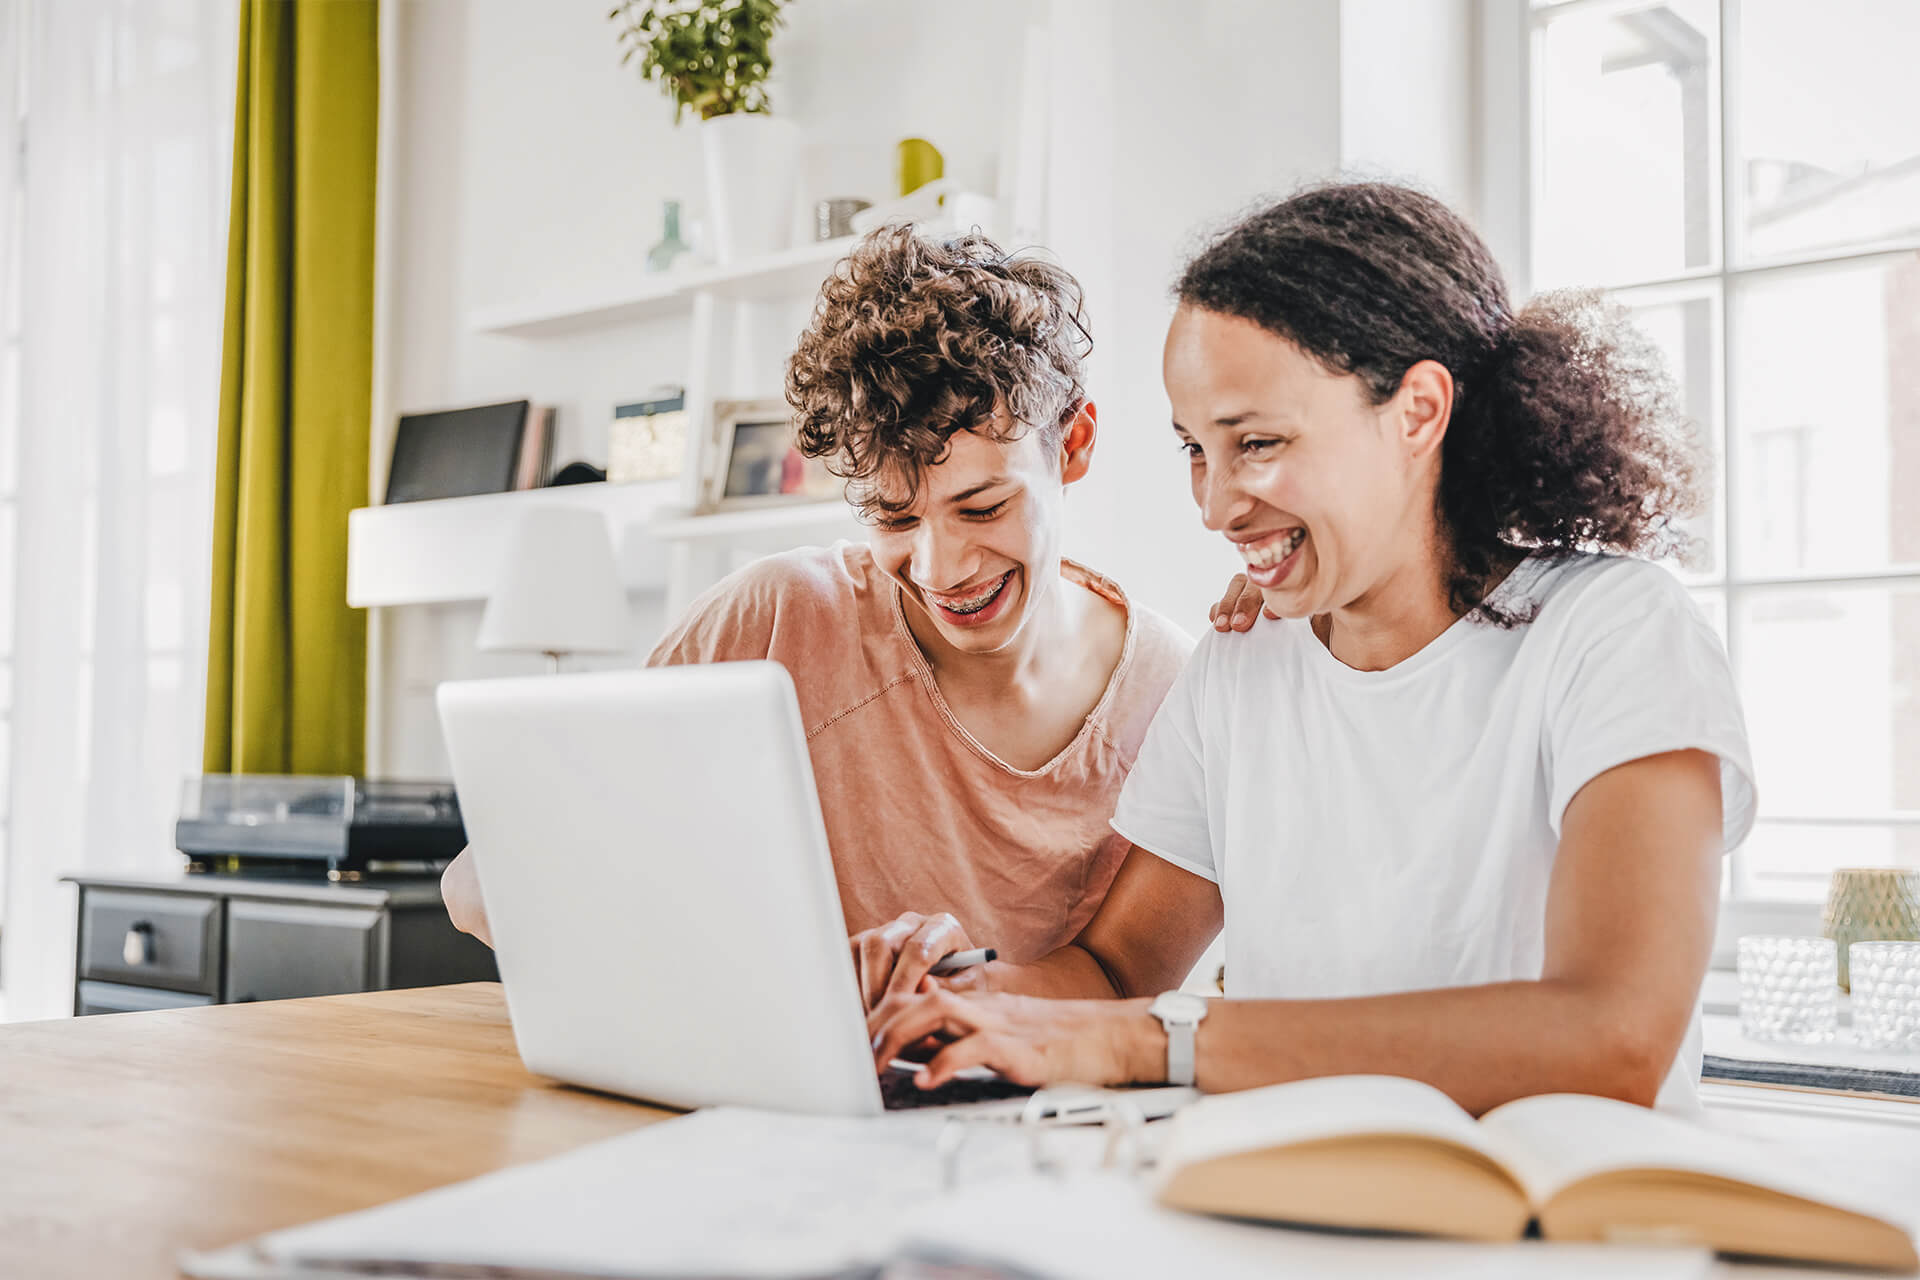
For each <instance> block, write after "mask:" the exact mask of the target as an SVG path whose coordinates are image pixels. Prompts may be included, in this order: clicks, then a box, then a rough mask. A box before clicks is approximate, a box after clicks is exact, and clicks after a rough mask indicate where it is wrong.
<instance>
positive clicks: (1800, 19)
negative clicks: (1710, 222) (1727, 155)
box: [1733, 0, 1920, 258]
mask: <svg viewBox="0 0 1920 1280" xmlns="http://www.w3.org/2000/svg"><path fill="white" fill-rule="evenodd" d="M1809 16H1810V15H1809V14H1808V12H1807V6H1806V4H1805V3H1804V0H1742V4H1741V6H1740V30H1739V51H1740V56H1739V61H1738V63H1737V70H1738V72H1739V74H1738V76H1737V78H1736V80H1735V84H1734V86H1733V87H1734V91H1735V93H1736V95H1737V97H1738V106H1737V107H1736V109H1735V110H1736V113H1737V121H1738V132H1737V133H1736V134H1735V135H1734V137H1735V142H1736V144H1737V145H1738V146H1739V148H1740V174H1741V191H1740V192H1739V199H1740V207H1739V209H1738V211H1737V216H1738V219H1739V225H1740V226H1741V227H1742V228H1743V230H1744V237H1745V243H1744V245H1743V246H1742V247H1743V249H1744V253H1743V255H1742V256H1743V257H1750V258H1765V257H1772V256H1775V255H1779V254H1784V253H1793V252H1797V251H1802V250H1807V249H1816V248H1826V247H1832V246H1838V245H1846V244H1857V243H1860V242H1862V241H1871V240H1879V239H1884V238H1886V237H1888V236H1894V235H1903V234H1915V233H1920V94H1916V92H1915V89H1914V72H1913V55H1914V51H1915V50H1916V49H1920V4H1915V3H1914V2H1913V0H1824V2H1823V3H1822V4H1821V5H1820V6H1819V10H1818V14H1817V16H1815V17H1813V18H1812V20H1809Z"/></svg>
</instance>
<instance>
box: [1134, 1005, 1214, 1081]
mask: <svg viewBox="0 0 1920 1280" xmlns="http://www.w3.org/2000/svg"><path fill="white" fill-rule="evenodd" d="M1147 1012H1148V1013H1150V1014H1152V1015H1153V1016H1154V1017H1156V1018H1158V1019H1160V1025H1161V1026H1163V1027H1165V1028H1166V1029H1167V1083H1168V1084H1192V1083H1193V1035H1194V1032H1195V1030H1196V1029H1198V1027H1199V1026H1200V1019H1202V1018H1204V1017H1206V1016H1207V1001H1206V998H1205V997H1204V996H1196V995H1194V994H1192V993H1191V992H1187V991H1163V992H1161V993H1160V995H1159V996H1158V997H1156V998H1155V1000H1154V1002H1153V1003H1152V1004H1151V1005H1148V1006H1147Z"/></svg>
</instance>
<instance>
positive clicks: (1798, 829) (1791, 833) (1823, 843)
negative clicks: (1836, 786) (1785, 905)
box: [1731, 822, 1920, 902]
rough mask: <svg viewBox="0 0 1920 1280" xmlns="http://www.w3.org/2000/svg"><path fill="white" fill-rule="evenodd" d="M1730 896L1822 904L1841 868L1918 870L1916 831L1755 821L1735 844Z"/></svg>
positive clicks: (1919, 854) (1919, 845) (1919, 838)
mask: <svg viewBox="0 0 1920 1280" xmlns="http://www.w3.org/2000/svg"><path fill="white" fill-rule="evenodd" d="M1735 865H1736V866H1738V867H1739V869H1740V870H1739V880H1738V882H1737V883H1735V884H1733V885H1731V888H1732V891H1733V892H1732V896H1734V897H1736V898H1772V899H1776V900H1783V901H1789V902H1824V901H1826V897H1827V878H1828V877H1829V876H1831V875H1832V874H1833V873H1834V872H1835V871H1838V870H1839V869H1840V868H1841V867H1915V866H1920V827H1905V826H1892V825H1887V824H1854V823H1847V824H1840V823H1797V822H1796V823H1777V822H1761V823H1759V824H1758V825H1756V826H1755V827H1754V829H1753V834H1752V835H1751V836H1748V837H1747V842H1746V843H1745V844H1743V845H1741V846H1740V858H1739V860H1738V862H1737V863H1736V864H1735Z"/></svg>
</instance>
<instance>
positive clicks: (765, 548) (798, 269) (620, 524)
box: [347, 236, 863, 618]
mask: <svg viewBox="0 0 1920 1280" xmlns="http://www.w3.org/2000/svg"><path fill="white" fill-rule="evenodd" d="M856 239H857V237H853V236H846V237H842V238H840V239H836V240H825V241H821V242H818V243H815V244H807V245H801V246H799V247H797V248H793V249H788V250H784V251H782V252H780V253H775V254H769V255H767V256H765V257H760V258H754V259H750V260H747V261H744V262H735V263H728V264H724V265H719V266H703V267H695V268H691V269H688V270H684V271H676V272H668V273H664V274H661V275H657V276H646V277H643V278H641V279H640V280H638V281H633V282H630V283H629V284H628V285H627V286H626V287H609V288H607V289H604V290H600V291H596V292H593V293H591V294H587V293H583V294H579V295H576V296H574V297H571V298H552V299H546V300H542V301H540V302H537V303H531V304H511V305H500V306H491V307H484V308H481V309H479V310H476V311H473V312H470V313H469V315H468V317H467V321H468V325H469V327H470V328H471V329H473V330H474V331H475V332H479V333H487V334H492V335H496V336H501V337H510V338H519V339H526V340H535V341H540V340H551V339H564V338H565V337H567V336H568V335H570V334H577V333H585V332H590V331H592V330H595V329H600V328H604V327H606V326H610V325H617V324H626V323H631V322H634V321H640V320H660V319H670V318H674V317H684V318H685V323H686V324H687V326H688V329H689V332H690V337H691V342H690V344H689V353H688V368H687V372H686V398H687V410H688V412H687V457H686V459H685V464H684V466H683V467H682V475H681V477H680V478H679V479H677V480H669V481H662V482H660V483H658V484H643V485H613V484H588V485H572V486H565V487H562V488H556V489H538V490H531V491H526V492H517V493H501V494H485V495H481V496H477V497H471V498H450V499H442V500H439V501H431V502H408V503H399V504H396V505H393V506H380V507H366V508H362V509H361V510H359V511H355V512H353V514H352V516H351V517H350V518H349V521H348V526H347V532H348V553H347V556H348V558H347V601H348V603H349V604H352V605H354V606H356V607H361V608H365V607H370V606H392V605H412V604H444V603H450V602H454V601H462V600H484V599H485V598H486V597H487V595H488V593H489V592H490V591H491V590H492V589H493V583H494V580H495V578H496V576H497V575H498V573H499V570H500V565H501V564H502V563H503V562H504V559H505V556H506V551H507V539H508V538H509V537H510V536H511V534H512V529H513V523H514V521H513V517H514V516H516V515H517V514H518V513H519V512H521V511H524V510H525V509H527V507H529V506H531V505H533V504H536V503H542V502H546V503H555V504H564V505H569V506H586V507H590V508H592V509H595V510H598V511H600V512H602V513H603V514H604V515H605V516H606V519H607V527H608V532H609V534H610V535H611V536H612V538H613V545H614V549H615V554H616V557H617V561H618V564H619V566H620V572H621V577H622V580H623V581H625V583H626V584H627V586H628V588H629V589H630V590H636V591H642V590H646V591H658V590H662V589H664V590H665V592H666V612H667V616H668V617H669V618H672V617H675V616H677V615H678V614H679V613H680V612H681V611H682V610H684V609H685V608H686V606H687V604H688V603H689V602H690V601H691V600H692V599H693V598H694V597H695V596H696V595H698V594H699V593H700V592H701V591H703V590H705V589H706V588H707V587H708V586H710V585H712V583H714V582H715V581H717V580H718V579H719V578H721V577H723V576H725V574H726V573H727V572H728V571H729V570H730V569H731V568H732V567H733V566H734V565H735V564H736V563H737V562H738V560H739V559H740V558H741V556H742V555H743V554H747V553H751V554H765V553H767V552H769V551H778V550H781V549H783V548H786V547H792V546H799V545H804V544H805V543H809V542H832V541H835V540H837V539H840V538H855V539H857V538H860V537H862V536H863V533H862V529H861V525H860V523H859V521H858V520H857V519H856V518H855V517H854V515H853V512H852V511H851V510H849V509H848V508H847V507H846V506H845V505H843V504H841V503H837V502H831V503H824V502H815V503H804V504H803V503H795V504H791V505H782V506H768V507H753V508H742V509H738V510H730V511H722V512H716V513H713V514H709V515H694V514H692V509H693V506H694V504H695V503H696V502H697V501H698V498H699V495H700V490H701V479H700V478H701V477H703V476H707V475H710V474H711V473H712V470H713V468H714V467H715V465H716V461H715V459H713V458H712V457H711V456H710V453H711V444H710V441H711V437H712V423H711V421H710V417H711V410H712V406H713V401H714V399H715V397H716V396H720V395H730V396H731V395H737V396H738V397H739V398H750V397H751V396H753V395H755V394H764V393H765V391H766V390H767V389H768V388H767V387H766V385H765V383H766V379H767V371H768V370H770V369H773V368H775V367H776V366H775V364H774V362H773V359H772V357H774V356H775V355H779V356H782V357H784V355H785V353H784V352H779V353H775V352H771V351H756V350H755V349H754V347H753V344H752V342H751V341H750V340H748V339H747V338H745V337H744V336H743V335H745V334H748V333H749V332H750V330H751V326H749V325H746V324H745V323H744V322H743V316H744V313H746V312H749V311H751V310H752V309H753V307H754V306H755V304H760V303H772V302H782V301H784V302H792V301H794V300H796V299H802V298H805V297H806V296H808V295H810V294H811V293H813V292H814V291H815V290H817V289H818V288H819V287H820V284H821V282H822V281H823V280H825V279H826V277H827V273H828V272H829V271H831V270H832V268H833V266H834V264H835V263H837V262H839V261H840V259H841V258H842V257H844V256H845V255H846V253H847V250H848V249H849V248H851V247H852V245H853V243H854V241H855V240H856ZM729 320H730V321H731V322H732V335H731V336H732V341H731V342H729V343H726V344H723V343H722V342H721V341H720V337H721V335H720V329H721V327H722V324H723V322H724V321H729ZM723 355H724V357H725V358H726V359H727V360H728V361H729V367H728V368H727V369H725V370H724V371H723V370H722V369H721V368H719V367H718V366H719V364H720V361H721V360H722V358H723ZM763 357H764V358H763Z"/></svg>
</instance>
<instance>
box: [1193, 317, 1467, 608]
mask: <svg viewBox="0 0 1920 1280" xmlns="http://www.w3.org/2000/svg"><path fill="white" fill-rule="evenodd" d="M1422 364H1423V365H1428V364H1430V362H1422ZM1434 367H1435V368H1437V366H1434ZM1162 372H1163V374H1164V377H1165V380H1166V387H1167V398H1168V399H1169V400H1170V401H1171V402H1172V405H1173V422H1174V431H1175V432H1176V433H1177V434H1178V435H1179V437H1180V442H1181V445H1182V447H1183V448H1184V449H1185V450H1186V453H1187V457H1188V466H1189V468H1190V471H1191V481H1192V486H1193V500H1194V502H1195V503H1196V504H1197V505H1198V506H1199V508H1200V517H1201V520H1202V522H1203V523H1204V524H1205V525H1206V526H1207V528H1209V529H1212V530H1214V531H1216V532H1218V533H1221V534H1223V535H1225V537H1226V538H1227V540H1228V541H1230V542H1232V543H1233V544H1234V547H1235V549H1236V550H1237V551H1239V552H1240V555H1241V557H1242V558H1243V559H1244V560H1245V561H1246V564H1247V576H1248V578H1250V579H1251V580H1252V581H1253V583H1254V585H1255V586H1257V587H1259V588H1260V591H1261V594H1262V595H1263V596H1264V597H1265V598H1266V604H1267V608H1268V609H1270V610H1271V611H1272V612H1274V613H1275V614H1278V615H1279V616H1281V617H1286V618H1306V617H1312V616H1314V615H1316V614H1321V613H1328V612H1331V611H1333V610H1335V609H1341V608H1346V607H1349V606H1351V605H1353V604H1354V603H1356V602H1357V601H1360V600H1362V599H1363V598H1366V597H1367V596H1369V595H1370V593H1372V592H1373V591H1374V590H1375V589H1376V588H1377V587H1379V586H1380V585H1381V584H1383V583H1384V582H1385V581H1386V580H1387V579H1388V578H1389V577H1391V576H1392V575H1393V574H1394V573H1395V571H1396V569H1398V568H1399V567H1400V566H1401V565H1403V564H1405V563H1407V562H1408V561H1409V560H1410V559H1412V558H1413V557H1415V556H1417V555H1418V554H1419V552H1420V550H1421V548H1422V545H1423V544H1424V543H1425V541H1426V539H1428V538H1429V537H1431V534H1432V530H1433V493H1434V485H1435V484H1436V483H1437V482H1438V462H1437V458H1438V441H1437V438H1433V439H1429V438H1428V437H1429V435H1430V433H1429V432H1428V431H1426V430H1413V431H1409V430H1408V427H1409V425H1414V424H1410V423H1409V421H1408V414H1409V412H1410V411H1415V409H1416V407H1415V406H1414V405H1412V404H1410V403H1406V402H1407V401H1409V400H1410V399H1413V398H1416V397H1414V396H1413V395H1412V393H1410V391H1409V389H1408V387H1407V386H1406V385H1403V387H1402V389H1401V391H1400V392H1399V393H1397V394H1395V395H1394V396H1393V397H1392V398H1391V399H1389V400H1388V401H1387V402H1386V403H1384V404H1380V405H1375V404H1373V403H1372V402H1371V401H1370V399H1369V398H1368V396H1367V393H1366V388H1365V386H1364V384H1363V383H1362V382H1361V381H1360V379H1359V378H1357V377H1353V376H1351V375H1343V374H1337V373H1332V372H1330V371H1328V370H1327V369H1326V368H1325V367H1324V366H1323V365H1321V364H1320V363H1319V362H1318V361H1317V360H1314V359H1313V358H1311V357H1310V356H1307V355H1306V354H1304V353H1303V352H1301V351H1300V349H1299V348H1297V347H1295V346H1294V345H1293V344H1292V343H1290V342H1288V341H1287V340H1286V339H1284V338H1281V337H1279V336H1277V335H1276V334H1273V333H1271V332H1269V331H1267V330H1266V329H1263V328H1261V327H1260V326H1259V325H1257V324H1255V323H1253V322H1252V321H1250V320H1244V319H1241V318H1239V317H1237V316H1229V315H1222V314H1220V313H1218V312H1213V311H1207V310H1203V309H1201V308H1198V307H1192V306H1182V307H1181V308H1180V309H1179V310H1178V311H1177V312H1176V313H1175V315H1174V318H1173V324H1172V327H1171V328H1170V329H1169V330H1168V332H1167V345H1166V352H1165V357H1164V362H1163V366H1162ZM1441 376H1443V377H1444V371H1441ZM1448 391H1449V392H1450V391H1451V385H1450V383H1449V385H1448ZM1444 412H1445V410H1444V407H1442V415H1443V416H1442V419H1441V423H1442V426H1441V432H1440V433H1431V434H1434V435H1435V436H1436V437H1437V434H1443V433H1444ZM1414 416H1415V417H1419V416H1420V415H1419V413H1418V412H1417V411H1416V412H1415V413H1414Z"/></svg>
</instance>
